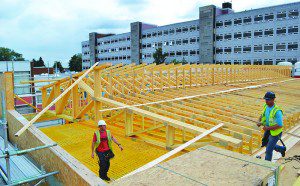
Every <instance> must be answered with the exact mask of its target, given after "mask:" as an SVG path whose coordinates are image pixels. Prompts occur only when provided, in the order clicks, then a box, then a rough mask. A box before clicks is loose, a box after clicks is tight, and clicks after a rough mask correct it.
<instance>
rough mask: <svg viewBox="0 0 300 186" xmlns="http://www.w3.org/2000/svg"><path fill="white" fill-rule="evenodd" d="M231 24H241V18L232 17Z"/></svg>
mask: <svg viewBox="0 0 300 186" xmlns="http://www.w3.org/2000/svg"><path fill="white" fill-rule="evenodd" d="M233 24H234V25H241V24H242V19H241V18H238V19H234V21H233Z"/></svg>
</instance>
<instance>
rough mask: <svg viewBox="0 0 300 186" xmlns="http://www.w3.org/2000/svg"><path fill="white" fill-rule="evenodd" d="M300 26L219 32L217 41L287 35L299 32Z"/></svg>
mask: <svg viewBox="0 0 300 186" xmlns="http://www.w3.org/2000/svg"><path fill="white" fill-rule="evenodd" d="M298 33H299V28H298V26H290V27H288V28H287V27H281V28H277V29H276V30H274V29H273V28H270V29H265V30H254V31H253V32H252V31H245V32H243V33H242V32H235V33H233V34H232V33H228V34H219V35H216V41H223V40H231V39H242V38H243V39H246V38H252V37H254V38H257V37H263V36H265V37H271V36H274V35H275V34H276V35H286V34H298Z"/></svg>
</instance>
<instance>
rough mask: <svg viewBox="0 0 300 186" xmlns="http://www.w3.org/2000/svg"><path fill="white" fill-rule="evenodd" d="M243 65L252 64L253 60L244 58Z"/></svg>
mask: <svg viewBox="0 0 300 186" xmlns="http://www.w3.org/2000/svg"><path fill="white" fill-rule="evenodd" d="M243 65H251V60H250V59H248V60H243Z"/></svg>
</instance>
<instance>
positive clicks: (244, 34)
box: [243, 31, 251, 38]
mask: <svg viewBox="0 0 300 186" xmlns="http://www.w3.org/2000/svg"><path fill="white" fill-rule="evenodd" d="M243 37H244V38H251V31H247V32H244V33H243Z"/></svg>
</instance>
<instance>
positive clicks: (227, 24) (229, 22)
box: [224, 20, 232, 27]
mask: <svg viewBox="0 0 300 186" xmlns="http://www.w3.org/2000/svg"><path fill="white" fill-rule="evenodd" d="M231 24H232V21H231V20H226V21H225V22H224V26H225V27H227V26H231Z"/></svg>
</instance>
